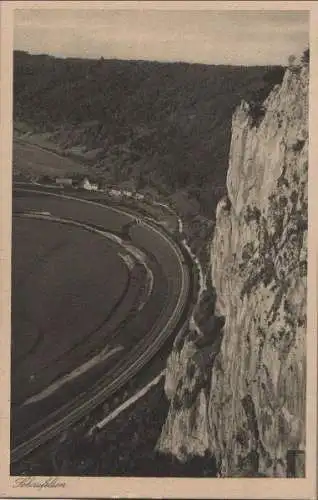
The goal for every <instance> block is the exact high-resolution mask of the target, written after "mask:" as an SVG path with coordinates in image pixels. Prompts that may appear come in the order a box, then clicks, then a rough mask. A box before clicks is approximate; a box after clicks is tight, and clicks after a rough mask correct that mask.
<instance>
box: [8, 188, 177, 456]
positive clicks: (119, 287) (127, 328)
mask: <svg viewBox="0 0 318 500" xmlns="http://www.w3.org/2000/svg"><path fill="white" fill-rule="evenodd" d="M33 211H37V212H39V211H41V212H46V213H47V212H50V213H51V214H52V216H55V217H61V218H66V219H69V221H68V222H65V223H61V222H53V221H52V220H40V219H35V218H31V219H30V218H25V216H24V215H23V214H24V213H29V214H30V212H31V213H32V212H33ZM13 213H14V217H13V251H12V257H13V260H12V264H13V266H12V376H11V392H12V398H11V399H12V414H11V429H12V439H13V441H12V446H16V444H17V443H19V442H21V440H23V439H27V437H28V436H30V435H33V434H34V432H35V429H37V428H38V426H41V425H43V421H44V420H46V419H49V420H52V419H54V418H55V417H54V415H55V413H54V412H55V411H59V409H61V408H62V407H63V408H64V407H65V405H68V404H69V403H72V401H73V400H74V398H77V397H78V396H80V395H81V394H83V393H86V392H91V390H92V389H93V387H94V384H100V383H102V384H106V383H107V381H109V380H108V379H109V377H111V376H112V375H111V373H113V371H114V369H118V368H119V367H120V368H121V367H123V366H126V365H125V363H126V364H127V362H129V361H130V358H131V353H132V352H133V351H134V349H135V350H136V348H137V349H138V350H139V349H144V348H145V347H143V346H146V345H147V342H149V341H148V340H147V336H149V335H153V334H152V333H151V332H152V329H153V326H154V325H157V323H158V322H159V324H163V321H165V320H166V318H169V317H170V314H172V311H173V309H174V307H175V303H176V300H177V299H178V297H179V286H180V284H179V281H178V280H179V278H178V273H176V267H175V266H176V262H175V256H174V254H171V249H170V246H169V244H168V243H167V242H165V241H164V240H162V238H160V237H154V234H152V232H151V231H150V229H148V228H146V227H143V226H140V225H135V226H133V227H132V228H131V230H130V238H131V243H130V244H133V245H135V246H136V247H138V248H140V249H143V252H144V253H145V255H146V260H147V265H148V266H149V269H151V272H152V274H153V280H154V283H155V286H154V287H153V290H152V293H151V295H150V296H149V297H148V300H147V302H146V303H145V305H144V306H143V309H142V310H141V311H139V310H138V307H139V305H140V303H141V300H142V298H143V297H144V295H143V294H144V284H145V283H146V268H145V267H144V266H143V265H141V264H138V263H137V261H136V262H135V265H134V267H132V268H131V267H130V268H129V269H128V267H127V266H126V264H125V261H124V260H123V259H122V258H120V256H119V253H122V252H123V249H122V247H121V246H119V245H118V244H117V243H115V242H111V241H110V240H109V239H106V238H104V237H102V236H101V235H98V234H96V233H94V229H93V228H94V227H96V228H100V227H103V228H105V229H106V230H108V231H112V232H114V233H117V234H119V235H120V234H122V232H123V230H124V228H125V226H126V224H127V220H128V219H127V216H126V215H125V214H123V213H120V212H116V211H111V210H110V209H109V208H107V207H105V206H101V205H94V204H91V203H88V202H84V203H83V202H81V201H76V200H72V201H71V200H67V199H63V198H56V197H54V196H47V195H43V194H41V193H40V192H36V193H31V192H25V191H23V190H22V191H21V190H19V189H17V188H14V192H13ZM71 221H79V222H81V223H83V224H88V225H89V226H90V227H91V229H90V230H87V229H83V228H80V227H76V226H74V225H72V223H71ZM156 328H157V329H158V327H157V326H156ZM94 359H96V360H98V362H96V364H95V365H94V364H93V365H92V363H93V361H94ZM79 368H80V372H78V371H77V373H76V376H74V377H73V378H72V374H74V370H78V369H79ZM64 382H65V383H64ZM63 411H64V410H63Z"/></svg>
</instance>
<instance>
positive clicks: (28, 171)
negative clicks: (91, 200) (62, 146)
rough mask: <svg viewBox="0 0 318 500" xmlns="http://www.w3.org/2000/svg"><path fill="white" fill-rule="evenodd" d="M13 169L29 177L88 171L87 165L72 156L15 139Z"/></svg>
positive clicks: (65, 174)
mask: <svg viewBox="0 0 318 500" xmlns="http://www.w3.org/2000/svg"><path fill="white" fill-rule="evenodd" d="M13 171H14V173H15V174H18V173H19V174H22V175H26V176H27V177H32V176H40V175H48V176H53V177H55V176H57V177H58V176H61V177H64V176H67V175H72V174H75V173H81V174H83V175H84V174H85V173H87V167H84V166H83V165H81V164H80V163H77V162H75V161H73V160H71V159H70V158H65V157H64V156H59V155H58V154H56V153H54V152H50V151H47V150H44V149H42V148H41V147H39V146H37V145H35V144H29V143H26V142H21V141H17V140H15V141H14V147H13Z"/></svg>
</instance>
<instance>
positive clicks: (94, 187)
mask: <svg viewBox="0 0 318 500" xmlns="http://www.w3.org/2000/svg"><path fill="white" fill-rule="evenodd" d="M80 187H81V188H83V189H86V190H87V191H98V184H96V183H94V182H90V180H89V179H88V178H87V177H85V178H84V179H83V180H82V182H81V183H80Z"/></svg>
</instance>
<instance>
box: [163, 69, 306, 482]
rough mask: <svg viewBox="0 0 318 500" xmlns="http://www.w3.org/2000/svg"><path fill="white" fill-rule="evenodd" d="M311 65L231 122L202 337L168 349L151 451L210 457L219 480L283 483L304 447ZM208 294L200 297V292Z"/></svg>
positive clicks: (293, 73)
mask: <svg viewBox="0 0 318 500" xmlns="http://www.w3.org/2000/svg"><path fill="white" fill-rule="evenodd" d="M308 85H309V77H308V66H307V65H306V64H302V65H299V66H297V67H294V68H289V69H287V70H286V73H285V76H284V79H283V82H282V84H281V85H278V86H276V87H275V88H274V90H273V91H272V92H271V93H270V95H269V96H268V98H267V99H266V101H265V102H264V103H263V104H262V105H259V106H258V107H256V108H255V107H253V108H252V107H251V105H249V104H248V103H246V102H242V104H241V105H240V107H239V108H238V109H237V110H236V112H235V113H234V116H233V121H232V140H231V149H230V157H229V168H228V174H227V193H228V194H227V197H226V198H224V199H222V200H221V201H220V202H219V204H218V207H217V213H216V226H215V232H214V237H213V241H212V242H211V247H210V252H211V282H212V285H213V291H212V287H211V294H212V293H213V295H214V294H215V295H216V299H215V302H214V304H213V307H212V306H211V308H210V314H211V317H213V318H224V319H225V324H224V325H223V322H221V323H220V325H221V326H220V325H219V326H217V325H216V323H217V322H215V321H214V322H213V321H212V322H210V323H209V322H207V325H208V326H207V327H206V329H205V337H206V338H204V339H202V338H201V339H195V338H194V336H193V333H190V332H189V334H188V335H186V336H185V338H184V339H183V340H182V342H178V343H175V346H174V349H173V352H172V353H171V355H170V358H169V360H168V365H167V377H166V386H165V389H166V394H167V396H168V399H169V400H170V410H169V413H168V416H167V420H166V422H165V425H164V427H163V429H162V434H161V437H160V439H159V442H158V444H157V448H158V449H159V450H160V451H162V452H163V453H169V454H172V455H174V456H176V457H177V458H178V459H179V460H181V461H187V460H188V459H189V458H190V457H193V456H197V455H199V456H204V455H205V454H206V452H207V451H208V452H210V453H212V454H213V455H214V456H215V458H216V460H217V464H218V468H219V471H220V475H221V476H228V477H230V476H239V475H243V476H249V475H266V476H274V477H286V476H287V475H288V470H287V469H288V458H287V457H288V454H289V453H290V451H291V450H296V452H297V451H300V452H301V451H302V450H304V449H305V391H306V384H305V382H306V380H305V376H306V364H305V352H306V338H305V337H306V276H307V169H308ZM206 293H209V291H207V292H206Z"/></svg>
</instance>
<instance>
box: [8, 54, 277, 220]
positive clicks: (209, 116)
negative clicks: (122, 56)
mask: <svg viewBox="0 0 318 500" xmlns="http://www.w3.org/2000/svg"><path fill="white" fill-rule="evenodd" d="M282 77H283V68H281V67H230V66H212V65H211V66H208V65H201V64H187V63H158V62H148V61H120V60H104V59H103V58H101V59H100V60H85V59H57V58H54V57H51V56H47V55H40V56H34V55H32V56H31V55H29V54H28V53H25V52H20V51H17V52H15V54H14V120H15V123H16V124H18V123H19V124H21V123H22V124H23V125H24V126H26V127H27V130H28V131H31V132H37V133H39V132H41V133H42V132H50V134H51V135H50V140H52V141H54V142H55V143H56V144H57V145H58V146H59V147H60V148H62V150H63V151H64V152H66V153H67V154H72V151H74V149H73V148H75V147H77V158H78V160H79V161H81V162H85V161H87V162H89V164H90V165H91V169H92V172H94V173H95V174H98V176H99V177H101V178H105V179H107V180H108V181H109V182H114V183H118V182H121V181H123V180H127V179H130V180H132V181H133V182H134V183H135V186H136V187H137V188H140V187H142V186H144V185H145V184H149V185H152V186H155V187H157V189H159V190H162V191H163V192H166V193H170V194H171V193H174V192H176V191H179V190H184V189H185V190H186V191H187V193H189V194H190V196H191V197H193V198H196V199H197V200H198V201H199V204H200V207H201V212H202V213H204V214H206V215H210V214H211V213H212V212H213V210H214V207H215V205H216V202H217V200H218V199H219V198H220V196H222V194H223V192H224V191H223V190H224V189H225V177H226V169H227V162H228V153H229V146H230V134H231V118H232V113H233V111H234V109H235V107H236V106H237V105H238V104H239V103H240V102H241V100H242V99H244V100H247V101H249V102H251V101H254V102H256V103H258V102H262V101H263V100H264V98H265V97H266V96H267V95H268V94H269V92H270V90H271V89H272V88H273V86H274V85H275V84H277V83H280V82H281V80H282Z"/></svg>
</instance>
